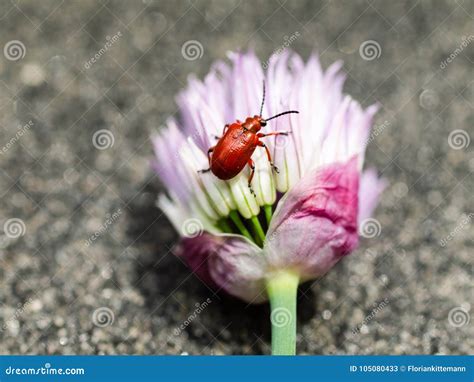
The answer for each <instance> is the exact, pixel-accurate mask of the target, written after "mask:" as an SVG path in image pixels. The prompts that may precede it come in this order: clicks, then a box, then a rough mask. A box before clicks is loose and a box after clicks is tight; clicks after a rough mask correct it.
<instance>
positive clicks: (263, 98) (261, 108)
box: [259, 80, 265, 117]
mask: <svg viewBox="0 0 474 382" xmlns="http://www.w3.org/2000/svg"><path fill="white" fill-rule="evenodd" d="M264 103H265V80H263V96H262V105H261V106H260V114H259V115H260V117H261V116H262V111H263V104H264Z"/></svg>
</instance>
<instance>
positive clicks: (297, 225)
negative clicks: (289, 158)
mask: <svg viewBox="0 0 474 382" xmlns="http://www.w3.org/2000/svg"><path fill="white" fill-rule="evenodd" d="M358 191H359V173H358V170H357V158H353V159H351V160H350V161H349V162H347V163H346V164H333V165H330V166H328V167H326V168H324V169H321V170H316V171H313V172H311V173H309V174H308V175H306V176H305V177H304V178H303V179H301V180H300V181H299V182H298V183H297V184H296V185H295V186H294V187H293V188H292V189H291V190H290V191H289V192H288V193H287V194H286V195H285V196H284V197H283V199H282V200H281V201H280V203H279V205H278V208H277V210H276V211H275V214H274V216H273V219H272V223H271V225H270V228H269V230H268V233H267V242H266V243H265V246H264V252H265V256H266V258H267V259H268V262H269V263H270V267H272V268H276V269H282V268H283V269H284V268H287V269H288V268H290V269H294V270H296V271H298V272H299V273H300V275H301V277H302V279H308V278H313V277H318V276H321V275H323V274H325V273H326V272H327V271H328V270H329V269H330V268H331V267H332V266H333V265H334V264H335V263H336V262H337V261H338V260H339V259H340V258H341V257H342V256H344V255H347V254H349V253H350V252H351V251H352V250H353V249H354V248H355V247H356V246H357V243H358V234H357V210H358V208H357V206H358Z"/></svg>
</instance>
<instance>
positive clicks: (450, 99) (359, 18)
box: [0, 0, 474, 354]
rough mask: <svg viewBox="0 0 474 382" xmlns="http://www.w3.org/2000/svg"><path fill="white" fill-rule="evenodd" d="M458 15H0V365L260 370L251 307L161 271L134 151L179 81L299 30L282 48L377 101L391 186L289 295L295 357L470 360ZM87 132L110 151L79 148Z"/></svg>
mask: <svg viewBox="0 0 474 382" xmlns="http://www.w3.org/2000/svg"><path fill="white" fill-rule="evenodd" d="M473 17H474V2H473V1H467V0H465V1H462V0H460V1H410V2H409V1H390V2H389V1H280V2H273V1H256V2H250V1H238V0H237V1H211V0H207V1H151V0H150V1H149V0H144V1H133V2H132V1H107V0H103V1H71V2H69V1H68V2H65V1H41V2H38V1H21V2H17V1H8V0H5V1H2V2H1V5H0V45H1V46H0V48H3V47H5V46H6V45H7V44H8V43H9V42H10V41H12V40H19V41H20V42H21V43H22V44H23V46H24V48H25V49H24V50H23V52H21V51H20V55H19V56H16V57H11V56H9V59H8V57H7V56H8V54H6V53H4V54H3V55H2V54H1V53H0V143H1V146H2V147H3V149H2V152H1V153H0V165H1V170H0V195H1V201H0V323H1V325H2V326H1V327H0V352H1V353H26V354H36V353H42V354H46V353H47V354H181V353H189V354H261V353H266V354H268V353H269V351H270V349H269V340H270V332H269V322H268V314H269V309H268V307H267V306H266V305H263V306H247V305H246V304H244V303H242V302H240V301H237V300H235V299H233V298H230V297H228V296H225V295H223V294H214V293H213V292H212V291H210V290H209V289H208V288H207V287H206V286H204V285H203V284H202V283H201V282H200V281H199V280H198V279H197V278H195V277H194V276H192V275H191V274H190V273H189V271H188V270H187V268H186V267H185V266H184V265H183V264H182V263H181V262H180V260H178V259H176V258H175V257H173V255H172V254H171V253H170V249H171V248H172V246H173V244H174V243H175V241H176V238H177V236H176V234H175V233H174V232H173V229H172V228H171V226H170V225H169V223H168V222H167V220H166V218H164V217H163V216H162V215H161V213H160V211H158V210H157V209H156V208H155V207H154V200H155V197H156V194H157V192H158V191H159V190H160V185H159V182H158V179H157V178H156V177H155V176H154V175H153V174H152V173H151V171H150V169H149V166H148V164H149V159H150V157H151V154H152V152H151V146H150V142H149V134H150V133H151V132H152V131H154V130H155V129H157V128H159V126H160V125H161V124H162V123H163V122H164V121H165V119H166V118H167V116H169V115H172V114H174V113H176V105H175V103H174V96H175V95H176V93H177V92H178V91H179V90H180V89H181V88H182V87H183V86H184V85H185V83H186V78H187V76H188V75H189V74H190V73H196V74H197V75H198V76H201V77H202V76H203V75H204V74H205V73H206V72H207V71H208V69H209V67H210V65H211V63H212V62H213V61H214V60H215V59H219V58H223V57H225V54H226V52H227V51H228V50H232V49H238V48H242V49H247V48H248V47H253V48H254V49H255V51H256V52H257V54H258V55H259V57H260V58H261V59H262V61H265V60H267V59H268V56H269V55H270V54H271V52H272V51H274V50H276V49H279V48H280V47H281V46H282V45H283V44H284V43H285V41H287V40H289V39H290V38H291V36H292V35H294V34H295V33H296V32H297V33H298V34H299V37H298V38H297V39H295V40H294V41H292V43H291V48H292V49H294V50H295V51H297V52H299V53H300V54H302V55H303V56H304V57H308V55H309V53H310V52H311V51H313V50H317V51H319V52H320V54H321V60H322V63H323V65H324V66H325V67H327V66H328V65H329V64H330V63H331V62H333V61H334V60H337V59H343V60H344V62H345V66H344V68H345V70H346V71H347V73H348V80H347V84H346V88H345V89H346V91H347V92H348V93H350V94H352V95H353V96H354V97H355V98H356V99H358V100H359V101H360V102H361V103H362V104H363V105H365V106H367V105H369V104H371V103H373V102H374V101H379V102H380V104H381V111H380V113H379V114H378V116H377V120H376V125H377V126H379V130H381V131H380V132H379V133H377V134H376V136H374V139H373V141H372V142H371V143H370V147H369V154H368V160H367V162H368V164H371V165H375V166H377V167H378V169H379V170H380V172H382V173H383V176H384V177H386V178H387V179H388V180H389V182H390V186H389V187H388V189H387V191H386V192H385V194H384V195H383V199H382V202H381V204H380V206H379V208H378V209H377V212H376V214H375V218H376V219H377V221H378V222H380V227H381V232H380V233H379V235H378V236H376V237H374V238H371V239H364V240H363V241H362V243H361V247H360V249H359V250H358V251H357V252H356V253H354V254H353V255H352V256H351V257H350V258H347V259H346V260H345V261H344V262H341V263H339V264H338V265H337V266H336V267H335V269H333V270H332V271H331V272H330V273H329V274H328V275H327V276H325V277H323V278H322V279H320V280H316V281H315V282H314V283H308V284H305V285H303V286H302V287H301V288H300V293H299V301H298V303H299V308H298V309H299V326H298V352H299V353H300V354H392V353H393V354H422V353H425V354H436V353H443V354H467V353H472V352H473V344H474V341H473V334H474V330H473V321H474V320H472V319H471V318H472V306H471V305H472V302H473V289H472V276H473V247H474V246H473V238H472V232H473V229H472V218H473V217H474V216H473V215H469V214H472V212H474V203H473V197H472V195H473V185H474V183H473V170H474V155H473V147H474V143H473V142H470V141H466V138H468V139H469V140H472V139H474V137H473V122H474V117H473V107H474V97H473V95H474V87H473V70H472V68H473V62H474V49H473V47H474V41H472V42H468V43H467V44H466V46H465V47H462V49H459V47H460V46H462V43H463V38H464V39H468V38H469V36H471V37H472V36H473V35H474V28H473V26H474V24H473ZM119 32H120V35H119V38H118V39H117V40H116V41H115V40H114V42H113V44H112V46H111V47H110V49H108V50H107V52H105V53H104V54H103V55H101V56H100V58H99V59H98V60H97V62H96V63H94V64H92V65H90V67H89V68H86V66H87V65H86V63H87V62H88V61H89V60H90V59H91V57H93V56H94V55H95V54H96V53H97V52H98V51H99V50H100V49H101V48H102V47H103V46H104V44H105V43H106V42H107V41H112V40H113V36H115V35H117V34H118V33H119ZM189 40H197V41H199V42H200V44H202V47H203V51H202V57H200V58H198V59H196V60H194V61H188V60H186V59H184V57H183V55H182V52H181V49H182V46H183V44H184V43H185V42H187V41H189ZM368 40H375V41H376V42H377V43H378V44H379V46H380V50H379V51H378V53H379V57H376V58H374V59H373V60H367V59H364V58H363V57H361V54H360V53H359V47H360V46H361V44H363V43H364V42H365V41H368ZM464 41H466V40H464ZM457 48H458V52H457V53H456V54H455V57H454V58H453V59H452V60H451V62H449V63H447V65H445V67H444V68H443V67H442V66H443V65H442V63H443V61H444V60H446V58H447V57H449V56H450V55H451V54H454V52H455V51H456V49H457ZM20 50H21V46H20ZM10 53H11V52H10ZM22 53H24V57H22V56H23V54H22ZM12 58H18V60H12ZM29 121H31V127H28V126H27V127H25V125H27V124H28V122H29ZM100 129H108V130H110V131H111V132H112V134H113V137H114V144H113V146H112V147H109V148H108V149H105V150H98V149H96V148H95V147H94V146H93V144H92V139H93V135H94V133H95V132H97V131H98V130H100ZM456 129H461V130H464V133H461V134H463V135H461V136H460V138H461V143H460V144H461V147H456V145H455V144H453V142H452V140H451V141H450V140H449V139H448V138H449V135H450V133H452V132H453V131H454V130H456ZM19 132H22V134H21V136H20V135H19V134H20V133H19ZM462 139H464V141H462ZM450 142H451V145H450ZM458 145H459V141H458ZM7 146H8V147H7ZM453 146H454V148H453ZM5 148H6V151H5V150H4V149H5ZM114 214H115V215H114ZM114 216H115V217H114ZM466 216H470V218H469V217H468V218H467V217H466ZM13 218H15V219H21V222H19V224H20V225H19V226H17V227H19V228H20V233H22V234H23V235H21V236H19V237H16V238H15V237H13V236H17V235H16V234H15V233H12V232H10V233H8V232H5V224H6V223H7V221H9V219H13ZM107 218H109V219H111V220H112V223H111V224H108V225H107V227H106V229H105V232H101V234H99V235H98V238H97V239H96V240H92V241H91V242H90V245H87V244H86V240H88V239H89V238H91V235H93V234H94V232H98V231H100V230H101V227H103V226H104V224H106V223H105V222H106V220H107ZM11 222H12V221H11V220H10V224H11ZM14 222H17V223H18V220H17V221H14ZM22 223H23V224H24V225H22ZM442 240H446V243H445V245H444V246H443V245H442ZM208 298H209V299H210V301H211V303H210V304H208V307H207V308H205V309H204V310H203V311H202V312H201V313H200V314H198V315H197V317H196V318H195V319H191V320H189V319H188V318H189V317H190V316H191V315H192V314H193V312H194V310H195V309H196V304H201V303H203V302H204V301H206V300H207V299H208ZM98 309H99V310H98ZM105 309H107V310H105ZM94 312H95V313H96V314H95V316H94ZM450 312H451V314H450ZM99 313H105V315H102V316H101V315H100V314H99ZM107 314H109V317H106V315H107ZM112 318H113V322H112ZM100 319H103V321H101V320H100ZM98 320H99V321H98ZM186 320H188V321H191V322H190V323H189V325H188V323H187V322H186ZM181 325H183V326H186V327H185V328H184V330H182V331H181V332H180V333H177V331H176V329H177V328H179V327H180V326H181Z"/></svg>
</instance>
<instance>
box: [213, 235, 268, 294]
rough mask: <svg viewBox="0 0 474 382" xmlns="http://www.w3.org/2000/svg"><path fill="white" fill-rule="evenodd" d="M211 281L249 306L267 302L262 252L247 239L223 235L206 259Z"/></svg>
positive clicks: (264, 265)
mask: <svg viewBox="0 0 474 382" xmlns="http://www.w3.org/2000/svg"><path fill="white" fill-rule="evenodd" d="M209 270H210V273H211V276H212V278H213V279H214V281H215V282H216V284H218V285H219V286H220V287H221V288H222V289H224V290H225V291H226V292H227V293H229V294H231V295H233V296H235V297H239V298H241V299H243V300H245V301H248V302H251V303H259V302H263V301H266V300H267V294H266V292H265V276H266V275H267V273H268V263H267V261H266V257H265V255H264V254H263V252H262V250H261V249H260V248H259V247H257V246H256V245H255V244H253V243H251V242H250V241H248V240H247V239H245V238H243V237H239V236H231V235H226V236H225V240H224V243H223V245H222V246H220V247H219V249H218V250H217V251H216V253H215V256H212V257H210V259H209Z"/></svg>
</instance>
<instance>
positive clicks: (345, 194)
mask: <svg viewBox="0 0 474 382" xmlns="http://www.w3.org/2000/svg"><path fill="white" fill-rule="evenodd" d="M229 60H230V63H228V62H225V61H221V60H218V61H217V62H215V63H214V64H213V66H212V69H211V70H210V72H209V74H207V75H206V76H205V78H204V79H203V80H202V81H201V80H198V79H197V78H195V77H193V76H192V77H190V79H189V82H188V86H187V88H186V89H184V90H183V91H182V92H181V93H180V94H179V95H178V97H177V101H178V105H179V109H180V117H179V119H178V120H175V119H173V118H170V119H169V120H168V121H167V126H166V128H164V129H162V130H161V131H159V132H157V133H156V134H155V135H154V136H153V138H152V139H153V147H154V151H155V155H156V157H155V158H154V160H153V161H152V165H153V168H154V170H155V171H156V173H157V174H158V176H159V177H160V179H161V180H162V182H163V184H164V185H165V186H166V189H167V191H168V195H166V194H164V193H162V194H161V195H160V196H159V197H158V201H157V204H158V206H159V207H160V208H161V209H162V210H163V211H164V212H165V214H166V216H167V217H168V218H169V219H170V222H171V223H172V224H173V226H174V227H175V228H176V230H177V232H179V233H180V234H181V241H180V243H179V245H178V246H177V247H176V248H174V250H173V252H174V254H175V255H176V256H178V257H179V258H181V259H183V260H184V261H185V262H186V263H187V264H188V265H189V266H190V268H191V269H192V270H193V271H194V272H195V274H196V275H197V276H198V278H199V279H200V280H201V281H203V282H204V283H206V284H208V285H209V286H211V287H215V288H217V289H219V290H224V291H226V292H227V293H229V294H231V295H233V296H235V297H238V298H241V299H242V300H244V301H247V302H249V303H261V302H264V301H267V300H269V301H270V307H271V311H272V313H271V315H270V324H271V326H272V354H295V352H296V324H297V317H296V301H297V288H298V285H299V284H300V283H302V282H305V281H308V280H314V279H316V278H319V277H321V276H323V275H325V274H326V273H327V272H328V271H329V270H330V269H331V268H332V267H334V266H335V265H336V264H337V263H338V262H339V261H340V260H341V259H342V258H344V257H346V256H348V255H349V254H350V253H352V252H353V251H354V250H355V249H356V248H357V245H358V242H359V227H360V225H361V224H363V222H364V221H365V220H366V219H367V218H369V217H370V216H372V213H373V211H374V209H375V207H376V206H377V203H378V199H379V196H380V194H381V193H382V191H383V189H384V187H385V186H386V182H385V181H384V180H383V179H381V178H379V177H378V175H377V172H376V171H375V170H374V169H371V168H369V169H364V158H365V149H366V146H367V143H368V137H369V134H370V129H371V128H372V124H373V118H374V116H375V114H376V112H377V110H378V106H377V104H374V105H371V106H368V107H367V108H363V107H362V106H361V105H360V104H359V103H358V102H357V101H356V100H354V99H353V98H352V97H350V96H349V95H345V94H344V93H343V85H344V79H345V75H344V73H343V72H342V70H341V67H342V63H341V62H336V63H334V64H332V65H331V66H330V67H329V68H328V69H326V70H323V68H322V67H321V65H320V62H319V59H318V57H317V56H316V54H312V55H311V56H310V57H309V59H308V61H307V62H306V63H305V62H304V61H303V59H302V58H301V57H300V56H299V55H298V54H296V53H293V52H291V51H289V50H285V52H283V53H281V54H274V55H273V56H272V57H271V58H270V59H269V61H268V62H269V64H268V68H265V69H266V70H265V71H264V70H262V66H261V62H260V61H259V59H258V57H257V56H256V55H255V54H254V53H253V52H247V53H243V52H237V53H229ZM264 80H265V84H266V86H267V97H266V99H265V97H263V100H262V98H260V95H259V94H258V93H259V90H260V84H261V83H262V82H263V81H264ZM264 91H265V87H264ZM260 102H261V104H262V106H261V108H260V114H259V115H256V116H254V117H249V118H247V119H246V120H245V122H240V121H236V122H234V123H232V124H230V125H227V126H226V127H225V128H224V134H223V136H222V137H221V138H219V141H218V142H217V144H215V145H214V144H213V142H214V140H213V137H215V135H216V134H220V133H221V132H222V126H224V125H225V124H226V123H227V122H228V121H230V120H234V117H235V116H251V115H253V114H254V113H255V111H254V110H253V109H254V107H255V105H258V104H259V103H260ZM282 110H288V111H286V112H285V111H283V112H281V111H282ZM296 110H298V112H297V111H296ZM284 114H289V115H288V116H286V118H285V117H283V118H278V119H276V120H275V121H274V122H272V123H268V124H267V122H268V121H270V120H272V119H273V118H277V117H280V116H281V115H284ZM262 115H273V117H271V118H266V119H265V118H262ZM265 125H267V129H268V130H267V132H268V133H267V134H263V133H261V132H260V130H261V129H262V128H263V127H264V126H265ZM286 130H288V131H290V132H291V134H290V135H289V136H288V137H287V139H286V140H285V144H284V145H282V144H279V143H278V142H277V140H278V136H279V135H280V136H281V135H282V133H283V134H284V133H286ZM268 136H274V137H275V138H274V139H271V138H270V139H267V140H266V141H265V145H264V144H263V142H261V141H260V139H261V138H262V140H263V138H264V137H268ZM280 143H281V142H280ZM266 145H268V150H267V149H266V152H267V154H268V153H270V154H271V156H270V155H267V157H266V156H265V153H264V152H263V150H257V148H262V147H263V148H265V146H266ZM209 147H211V149H209ZM208 151H209V153H208V155H206V153H207V152H208ZM170 156H174V157H175V158H176V160H174V161H173V164H172V165H170ZM268 161H270V164H269V163H268ZM253 162H255V166H254V167H256V169H257V170H258V171H255V172H254V171H253V169H252V171H251V175H250V177H249V176H248V175H247V174H246V173H245V170H246V169H245V167H246V165H247V164H249V165H250V168H252V167H253V164H254V163H253ZM208 164H209V167H210V168H209V169H208V170H207V171H212V173H213V174H214V175H215V176H210V175H209V176H205V175H202V174H200V173H199V170H200V169H203V168H206V167H207V166H208ZM275 165H276V166H278V167H279V169H280V171H279V172H276V171H275ZM252 174H253V175H254V176H253V178H252ZM252 179H253V182H252V186H253V187H254V190H255V192H253V190H252V191H250V189H249V187H247V185H248V183H250V182H249V180H250V181H252ZM224 180H226V181H224ZM252 194H253V195H252ZM255 194H256V197H254V196H255ZM183 222H184V223H183ZM190 222H192V223H193V226H194V225H195V224H194V223H196V222H197V223H199V224H198V226H199V233H198V235H196V234H195V232H194V231H190V229H189V227H188V226H189V223H190ZM282 313H283V315H282ZM280 318H282V320H280Z"/></svg>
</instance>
